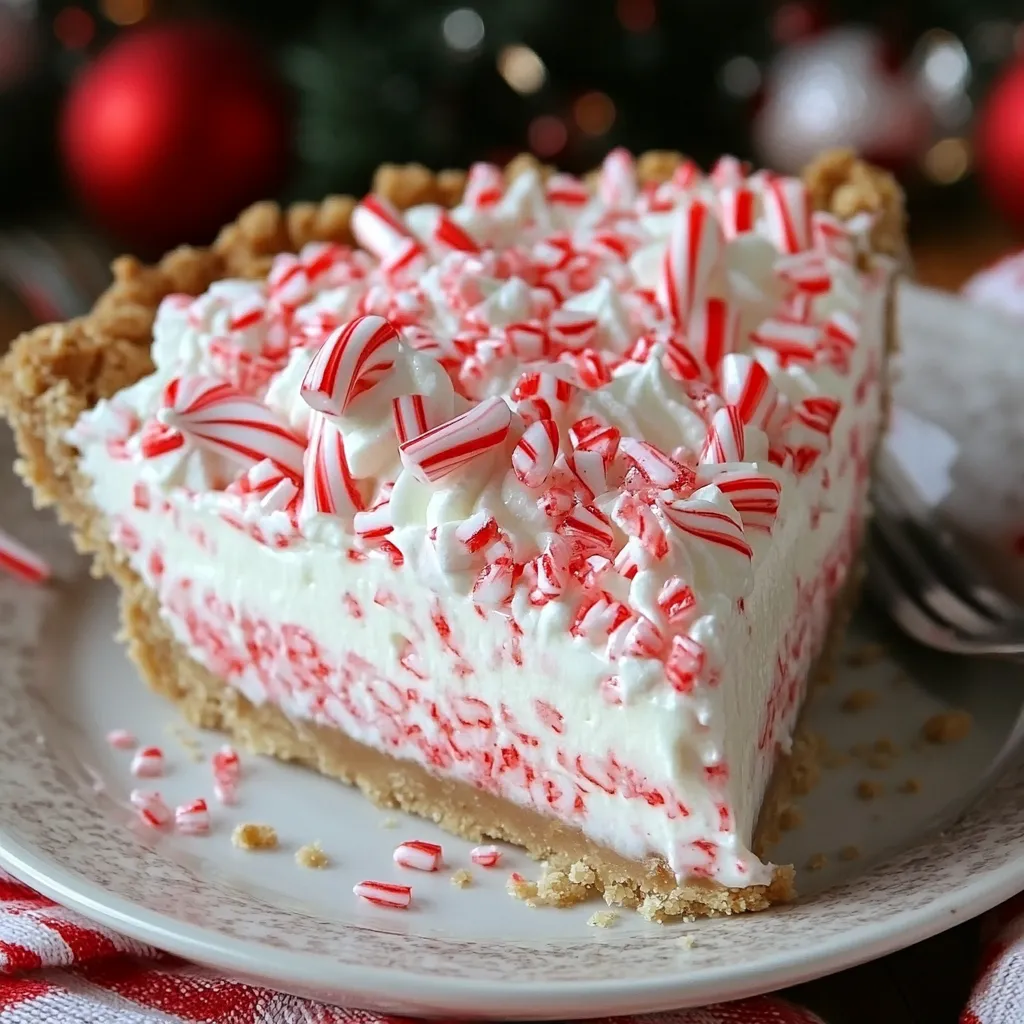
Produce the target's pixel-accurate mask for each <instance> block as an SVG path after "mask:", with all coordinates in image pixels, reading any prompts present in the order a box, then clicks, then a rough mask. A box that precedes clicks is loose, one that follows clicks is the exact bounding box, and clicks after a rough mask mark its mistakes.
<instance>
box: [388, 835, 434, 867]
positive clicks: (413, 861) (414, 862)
mask: <svg viewBox="0 0 1024 1024" xmlns="http://www.w3.org/2000/svg"><path fill="white" fill-rule="evenodd" d="M393 859H394V862H395V863H396V864H397V865H398V866H399V867H403V868H411V869H412V870H414V871H437V870H438V869H439V868H440V867H441V863H442V861H443V860H444V850H443V849H442V848H441V847H440V846H438V844H437V843H427V842H424V841H423V840H420V839H410V840H407V841H406V842H404V843H401V844H400V845H398V846H396V847H395V852H394V854H393Z"/></svg>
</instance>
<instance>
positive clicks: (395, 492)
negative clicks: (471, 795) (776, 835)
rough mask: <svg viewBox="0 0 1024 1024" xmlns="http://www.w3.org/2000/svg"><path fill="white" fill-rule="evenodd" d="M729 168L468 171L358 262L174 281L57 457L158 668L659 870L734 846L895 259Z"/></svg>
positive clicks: (743, 859)
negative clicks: (189, 664) (77, 490)
mask: <svg viewBox="0 0 1024 1024" xmlns="http://www.w3.org/2000/svg"><path fill="white" fill-rule="evenodd" d="M871 226H872V225H871V219H870V217H869V216H867V215H859V216H858V217H856V218H854V219H853V220H851V221H846V222H843V221H840V220H838V219H836V218H835V217H833V216H831V215H830V214H827V213H824V212H812V211H811V209H810V204H809V201H808V196H807V192H806V189H805V187H804V185H803V183H802V182H801V181H800V180H798V179H795V178H782V177H777V176H775V175H771V174H767V173H764V172H758V173H755V174H748V173H747V172H746V169H745V168H743V167H742V166H740V165H739V164H738V163H737V162H735V161H732V160H729V159H728V158H725V159H723V160H722V161H720V162H719V164H718V165H716V167H715V168H714V169H713V170H712V172H711V173H710V175H708V176H706V177H705V176H703V175H702V174H700V173H699V172H698V171H697V170H696V169H695V168H693V167H692V165H689V164H685V163H684V164H682V165H681V166H680V168H679V169H678V170H677V172H676V174H675V176H674V177H673V178H672V179H671V180H670V181H668V182H665V183H663V184H660V185H657V186H645V187H639V186H638V185H637V184H636V177H635V173H634V167H633V164H632V160H631V158H629V156H628V155H627V154H625V153H623V152H621V151H617V152H615V153H613V154H611V155H610V156H609V157H608V159H607V160H606V162H605V164H604V166H603V168H602V170H601V172H600V175H599V176H598V180H597V184H596V188H595V189H594V190H593V191H591V190H590V189H589V188H588V187H587V186H586V185H585V184H584V183H583V182H581V181H579V180H578V179H575V178H572V177H569V176H565V175H554V176H552V177H549V178H547V179H546V180H542V179H541V178H540V177H539V176H538V175H537V174H536V173H535V172H532V171H528V172H526V173H523V174H521V175H520V176H519V177H517V178H515V179H514V180H513V181H512V182H511V183H509V184H506V182H505V181H504V179H503V178H502V177H501V175H500V172H498V171H497V169H496V168H492V167H490V166H488V165H477V166H476V167H474V168H473V169H472V170H471V172H470V175H469V179H468V183H467V188H466V193H465V196H464V198H463V200H462V202H461V203H460V205H459V206H457V207H455V208H454V209H451V210H442V209H441V208H439V207H433V206H419V207H413V208H412V209H409V210H407V211H405V212H404V213H400V212H399V211H397V210H395V209H394V208H393V207H391V206H390V205H389V204H388V203H387V202H386V201H385V200H384V199H382V198H381V197H379V196H373V195H371V196H368V197H367V198H366V199H365V200H363V202H362V203H360V204H359V205H358V206H357V207H356V210H355V212H354V214H353V218H352V230H353V233H354V235H355V237H356V239H357V241H358V243H359V246H360V248H358V249H350V248H347V247H345V246H341V245H335V244H320V243H316V244H310V245H307V246H306V247H305V248H303V249H302V250H301V251H300V252H299V253H298V254H297V255H292V254H282V255H281V256H278V257H276V258H275V260H274V263H273V266H272V269H271V271H270V273H269V276H268V277H267V279H266V280H262V281H242V280H224V281H219V282H217V283H215V284H214V285H212V286H211V287H210V288H209V289H208V291H207V292H206V293H205V294H203V295H200V296H198V297H191V296H182V295H171V296H168V297H167V298H166V299H165V300H164V301H163V303H162V304H161V306H160V308H159V310H158V313H157V317H156V321H155V325H154V339H153V359H154V363H155V365H156V370H155V372H154V373H153V374H152V375H150V376H148V377H146V378H144V379H142V380H140V381H138V382H137V383H136V384H134V385H132V386H130V387H128V388H126V389H124V390H123V391H121V392H120V393H118V394H117V395H116V396H114V398H112V399H111V400H109V401H101V402H100V403H99V404H98V405H97V406H96V407H95V408H94V409H92V410H90V411H89V412H88V413H86V414H85V415H84V416H83V417H82V418H81V419H80V420H79V422H78V424H77V425H76V426H75V428H74V429H73V431H72V432H71V434H70V437H69V439H70V440H71V442H72V443H73V444H74V445H75V446H76V447H77V448H78V450H79V451H80V453H81V467H82V469H83V470H84V472H85V473H86V474H87V475H88V477H89V478H90V479H91V481H92V485H93V492H92V494H93V500H94V502H95V504H96V505H97V506H98V507H99V508H100V509H101V510H102V512H103V513H104V514H105V517H106V519H107V521H108V523H109V524H110V527H111V531H112V541H113V543H114V545H115V546H116V547H117V548H118V550H119V551H121V552H123V553H124V555H125V557H126V558H127V559H128V560H129V562H130V564H131V566H132V568H133V569H134V570H135V571H136V572H137V573H138V574H139V575H140V576H141V577H142V578H143V580H144V581H145V582H146V583H147V584H148V585H149V586H150V587H151V588H152V589H153V591H154V592H155V593H156V595H157V596H158V599H159V603H160V607H161V614H162V615H163V617H164V619H165V621H166V623H167V624H168V626H169V627H170V629H171V630H172V632H173V634H174V635H175V636H176V637H177V639H178V640H179V641H180V643H181V644H182V645H183V646H184V648H185V650H186V651H187V652H188V653H189V655H190V656H191V657H192V658H194V659H195V660H196V661H198V662H199V663H201V664H202V665H203V666H205V667H206V668H208V669H209V670H210V671H211V672H212V673H213V674H214V675H215V676H216V677H218V678H219V679H221V680H223V682H224V683H225V684H226V685H229V686H231V687H234V688H236V689H238V690H239V691H240V692H241V693H242V694H243V695H244V696H245V697H246V698H248V699H249V700H250V701H251V702H253V703H254V704H257V705H260V704H263V703H266V702H270V703H271V704H273V705H275V706H277V707H279V708H280V709H281V711H283V712H284V714H285V715H287V716H288V717H289V718H291V719H293V720H304V721H309V722H313V723H316V724H318V725H321V726H326V727H328V728H333V729H338V730H341V731H342V732H343V733H345V734H347V735H348V736H350V737H351V738H353V739H355V740H357V741H359V742H360V743H362V744H365V745H367V746H369V747H372V748H374V749H377V750H380V751H383V752H385V753H387V754H389V755H392V756H393V757H394V758H395V759H396V770H400V766H401V762H403V761H406V762H410V761H411V762H415V763H416V764H418V765H420V766H422V767H424V768H426V769H427V770H428V771H430V772H432V773H434V774H436V775H438V776H440V777H443V778H452V779H457V780H460V781H463V782H466V783H469V784H472V785H473V786H476V787H478V788H480V789H482V790H485V791H487V792H490V793H493V794H495V795H497V796H500V797H502V798H504V799H506V800H508V801H510V802H512V803H514V804H517V805H519V806H522V807H525V808H529V809H533V810H536V811H538V812H540V813H542V814H545V815H549V816H553V817H555V818H557V819H559V820H560V821H563V822H565V823H566V824H567V825H570V826H572V827H574V828H576V829H578V830H580V831H581V832H582V833H583V834H584V835H585V836H587V837H588V838H589V839H591V840H593V841H594V842H595V843H597V844H599V845H600V846H602V847H604V848H607V849H608V850H611V851H613V852H614V853H616V854H619V855H620V856H622V857H625V858H627V859H630V860H635V861H641V860H643V859H645V858H647V857H649V856H652V855H653V856H656V857H658V858H661V859H662V860H663V861H664V862H665V863H666V864H667V865H668V866H669V868H670V869H671V871H673V872H674V873H675V875H676V877H677V879H678V880H680V881H683V880H685V879H693V878H697V879H709V880H711V881H714V882H717V883H720V884H721V885H724V886H726V887H740V888H742V887H746V886H749V885H767V884H769V883H770V881H771V878H772V873H773V868H772V866H771V865H770V864H766V863H763V862H762V861H761V860H759V859H758V857H756V856H755V855H754V854H753V853H752V851H751V841H752V833H753V830H754V825H755V823H756V819H757V816H758V812H759V809H760V806H761V802H762V799H763V796H764V792H765V787H766V785H767V782H768V778H769V775H770V774H771V771H772V767H773V765H774V762H775V758H776V754H777V752H778V751H779V750H780V749H783V750H785V749H787V748H788V745H789V743H790V741H791V737H792V732H793V728H794V724H795V720H796V717H797V714H798V712H799V710H800V706H801V703H802V700H803V697H804V693H805V688H806V680H807V676H808V672H809V669H810V665H811V663H812V662H813V661H814V660H815V658H816V657H817V656H818V655H819V654H820V653H821V648H822V645H823V642H824V637H825V634H826V631H827V628H828V625H829V622H830V620H831V617H832V614H833V609H834V604H835V599H836V597H837V595H838V594H839V593H840V591H841V590H842V589H843V585H844V582H845V581H846V580H847V578H848V576H849V574H850V572H851V566H852V564H853V562H854V559H855V556H856V549H857V544H858V540H859V535H860V528H861V523H862V518H863V515H864V511H865V497H866V490H867V483H868V476H869V469H870V466H869V463H870V458H871V453H872V451H873V448H874V444H875V440H876V437H877V434H878V430H879V426H880V422H881V415H882V399H883V393H884V379H883V378H884V367H885V362H884V360H885V349H886V341H887V338H886V332H887V320H886V318H887V308H888V294H889V287H890V281H891V270H892V267H891V264H890V263H889V262H888V261H886V260H884V259H883V258H881V257H878V256H875V255H873V254H872V253H871V252H870V247H869V244H868V241H867V239H868V237H869V233H870V230H871Z"/></svg>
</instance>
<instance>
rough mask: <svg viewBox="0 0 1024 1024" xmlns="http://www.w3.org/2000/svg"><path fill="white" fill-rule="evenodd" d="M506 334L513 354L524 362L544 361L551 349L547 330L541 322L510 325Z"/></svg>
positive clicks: (530, 321)
mask: <svg viewBox="0 0 1024 1024" xmlns="http://www.w3.org/2000/svg"><path fill="white" fill-rule="evenodd" d="M504 334H505V340H506V341H507V342H508V346H509V348H510V349H511V350H512V354H513V355H514V356H516V357H517V358H518V359H521V360H522V361H524V362H529V361H532V360H535V359H543V358H544V356H546V355H547V354H548V351H549V350H550V348H551V339H550V338H549V337H548V332H547V329H546V328H545V327H544V325H543V324H542V323H541V322H540V321H539V320H527V321H524V322H522V323H515V324H509V325H508V326H507V327H506V328H505V329H504Z"/></svg>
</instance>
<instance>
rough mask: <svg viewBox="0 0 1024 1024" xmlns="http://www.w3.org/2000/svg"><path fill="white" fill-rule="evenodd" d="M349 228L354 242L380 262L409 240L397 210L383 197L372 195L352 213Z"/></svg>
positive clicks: (409, 236)
mask: <svg viewBox="0 0 1024 1024" xmlns="http://www.w3.org/2000/svg"><path fill="white" fill-rule="evenodd" d="M351 228H352V234H353V235H354V236H355V240H356V241H357V242H358V243H359V244H360V245H361V246H362V247H363V248H364V249H366V251H367V252H372V253H373V255H374V256H376V257H377V258H378V259H380V260H384V259H386V258H387V257H389V256H392V255H394V253H395V252H396V250H398V249H400V248H401V247H402V245H403V243H405V242H407V241H408V240H409V239H412V233H411V232H410V231H409V229H408V228H407V227H406V226H405V221H403V220H402V215H401V214H400V213H399V212H398V210H396V209H395V207H394V206H392V204H391V203H390V202H389V201H388V200H387V199H385V198H384V197H383V196H377V195H372V194H371V195H368V196H366V198H365V199H363V201H362V202H361V203H358V204H357V205H356V208H355V209H354V210H353V211H352V220H351Z"/></svg>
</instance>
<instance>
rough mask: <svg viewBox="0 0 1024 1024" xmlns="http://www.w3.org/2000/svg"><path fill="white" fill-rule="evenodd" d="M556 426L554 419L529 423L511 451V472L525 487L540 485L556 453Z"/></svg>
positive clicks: (557, 442)
mask: <svg viewBox="0 0 1024 1024" xmlns="http://www.w3.org/2000/svg"><path fill="white" fill-rule="evenodd" d="M558 444H559V438H558V427H557V426H556V424H555V422H554V420H537V421H536V422H534V423H531V424H530V425H529V426H528V427H527V428H526V430H524V431H523V436H522V437H521V438H520V439H519V442H518V444H517V445H516V447H515V450H514V451H513V452H512V472H513V473H515V475H516V477H517V478H518V480H519V481H520V483H522V484H524V485H525V486H526V487H541V486H543V484H544V481H545V480H547V478H548V476H549V475H550V473H551V470H552V467H553V466H554V464H555V458H556V456H557V455H558Z"/></svg>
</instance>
